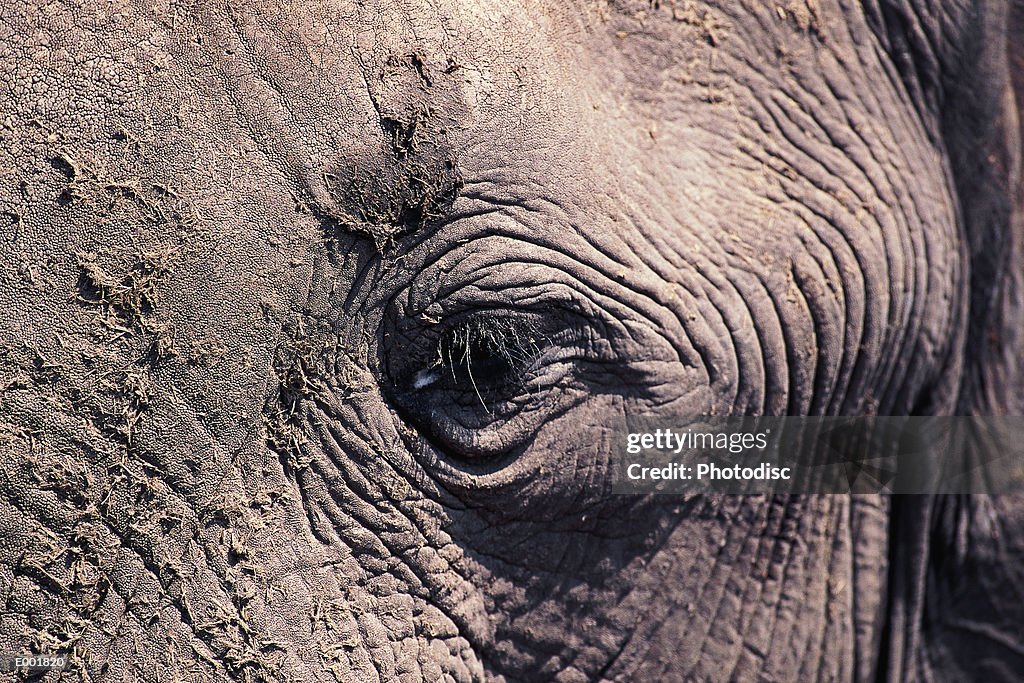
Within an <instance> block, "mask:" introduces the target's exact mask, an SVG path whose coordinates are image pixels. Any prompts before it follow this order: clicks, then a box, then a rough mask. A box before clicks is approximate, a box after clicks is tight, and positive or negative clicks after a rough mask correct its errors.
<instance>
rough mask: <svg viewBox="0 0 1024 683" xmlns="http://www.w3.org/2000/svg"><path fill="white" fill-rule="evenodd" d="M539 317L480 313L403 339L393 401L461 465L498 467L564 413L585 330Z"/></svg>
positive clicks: (396, 350)
mask: <svg viewBox="0 0 1024 683" xmlns="http://www.w3.org/2000/svg"><path fill="white" fill-rule="evenodd" d="M555 318H558V316H542V315H541V314H539V313H537V312H524V311H501V310H486V311H476V312H473V313H470V314H468V315H463V316H457V317H456V318H455V319H451V320H445V321H441V322H440V323H438V324H433V325H429V324H428V325H422V326H417V327H415V328H413V329H410V330H408V331H406V332H404V333H403V334H402V335H401V338H402V343H396V344H395V345H394V346H392V348H391V349H390V353H389V356H388V358H387V366H388V374H389V375H390V385H391V391H390V394H391V398H392V401H393V403H394V404H395V406H396V407H397V408H398V411H399V413H400V414H401V415H402V416H403V417H404V418H405V419H406V420H407V421H408V422H410V423H411V424H412V425H413V426H415V427H416V428H417V430H418V431H419V432H420V433H421V434H422V435H423V436H424V437H425V438H426V439H427V440H428V441H429V442H431V444H432V445H434V446H435V447H437V448H439V449H440V450H442V451H443V452H444V453H446V454H447V455H449V456H451V458H452V459H454V460H456V461H462V462H467V463H477V464H482V463H494V462H496V461H498V460H500V459H501V456H504V455H507V454H509V453H510V452H512V451H514V450H515V449H516V448H517V447H520V446H522V445H524V444H525V443H526V442H527V441H528V440H529V438H530V436H531V435H532V434H533V433H534V432H535V431H536V429H537V428H538V427H539V425H540V424H542V423H543V421H544V419H546V418H549V417H550V416H551V413H552V411H553V410H555V409H557V406H558V401H557V400H555V395H557V394H559V393H562V392H561V391H560V390H561V389H564V388H565V384H566V382H567V380H568V379H569V378H571V376H572V371H573V368H574V366H575V361H576V359H577V357H578V355H579V354H578V353H577V352H576V347H577V346H578V345H577V344H576V343H575V341H574V340H576V339H578V338H579V333H578V329H576V328H574V327H573V326H572V325H568V324H566V321H565V320H564V319H558V320H556V319H555Z"/></svg>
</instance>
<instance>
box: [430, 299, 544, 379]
mask: <svg viewBox="0 0 1024 683" xmlns="http://www.w3.org/2000/svg"><path fill="white" fill-rule="evenodd" d="M547 342H548V340H547V338H546V335H544V334H543V333H542V331H541V329H540V326H539V325H538V324H537V322H536V321H535V320H533V319H531V318H530V317H527V316H522V317H518V316H517V317H512V316H507V315H505V316H502V315H487V314H478V315H474V316H472V317H470V318H465V319H463V320H460V321H459V322H457V323H455V324H454V325H451V326H450V327H448V329H446V330H444V331H443V332H442V333H441V334H440V335H439V336H438V337H437V341H436V344H435V346H434V352H433V359H432V360H431V361H430V364H429V365H428V366H427V367H425V368H423V369H421V370H420V371H419V372H417V373H416V374H415V375H414V377H413V384H412V388H413V389H414V390H420V389H425V388H427V387H429V386H431V385H433V384H435V383H436V382H438V381H440V380H442V379H450V380H451V381H452V382H453V383H456V384H457V383H459V381H460V379H468V380H469V383H470V384H471V385H472V386H473V389H474V391H476V393H477V394H479V393H480V387H479V385H478V383H477V376H475V375H474V367H476V368H477V374H480V373H484V374H487V373H488V370H490V371H491V373H490V374H491V375H492V376H491V377H490V379H491V381H492V382H494V381H495V380H503V381H504V380H510V381H511V380H514V379H518V378H522V377H524V376H525V375H526V374H527V373H528V372H529V369H530V368H531V366H532V365H533V364H534V363H535V362H536V360H537V359H538V357H539V356H540V355H541V354H542V353H543V350H544V348H545V347H546V346H547ZM495 371H497V372H496V373H495ZM460 373H465V377H461V378H460V376H459V375H460ZM480 379H481V380H482V379H484V378H483V377H480Z"/></svg>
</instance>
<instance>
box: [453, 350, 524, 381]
mask: <svg viewBox="0 0 1024 683" xmlns="http://www.w3.org/2000/svg"><path fill="white" fill-rule="evenodd" d="M461 356H462V358H461V360H462V362H461V363H459V364H458V365H457V368H456V369H457V372H456V376H455V379H456V381H457V382H459V383H462V382H471V383H476V385H477V386H481V385H484V384H492V385H493V384H496V383H498V382H499V381H501V380H502V379H504V378H505V377H506V376H507V375H509V374H510V373H511V372H512V359H511V358H510V357H509V355H508V353H507V350H506V349H502V348H499V347H498V346H497V345H496V344H494V342H493V341H492V340H489V339H475V340H472V341H471V342H470V344H469V345H468V346H466V347H464V349H462V354H461Z"/></svg>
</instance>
